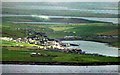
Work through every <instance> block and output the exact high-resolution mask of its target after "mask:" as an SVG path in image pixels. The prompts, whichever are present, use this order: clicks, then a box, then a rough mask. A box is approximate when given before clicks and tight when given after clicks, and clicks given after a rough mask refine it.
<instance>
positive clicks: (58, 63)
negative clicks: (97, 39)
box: [1, 61, 120, 66]
mask: <svg viewBox="0 0 120 75" xmlns="http://www.w3.org/2000/svg"><path fill="white" fill-rule="evenodd" d="M1 63H2V64H17V65H64V66H73V65H74V66H95V65H96V66H98V65H120V63H119V62H91V63H89V62H87V63H79V62H78V63H76V62H33V61H2V62H1Z"/></svg>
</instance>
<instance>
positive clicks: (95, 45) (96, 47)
mask: <svg viewBox="0 0 120 75" xmlns="http://www.w3.org/2000/svg"><path fill="white" fill-rule="evenodd" d="M62 42H63V43H73V44H79V46H71V47H68V48H79V49H82V50H83V51H85V52H86V53H91V54H93V53H97V54H100V55H105V56H113V57H118V48H115V47H110V46H108V45H106V43H99V42H92V41H81V40H79V41H62Z"/></svg>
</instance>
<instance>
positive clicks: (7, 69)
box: [2, 65, 118, 73]
mask: <svg viewBox="0 0 120 75" xmlns="http://www.w3.org/2000/svg"><path fill="white" fill-rule="evenodd" d="M2 72H3V73H118V65H103V66H63V65H2Z"/></svg>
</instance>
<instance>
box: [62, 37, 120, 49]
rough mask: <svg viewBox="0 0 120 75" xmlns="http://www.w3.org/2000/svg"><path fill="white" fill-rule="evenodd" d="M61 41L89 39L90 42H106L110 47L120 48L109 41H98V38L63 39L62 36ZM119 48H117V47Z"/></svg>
mask: <svg viewBox="0 0 120 75" xmlns="http://www.w3.org/2000/svg"><path fill="white" fill-rule="evenodd" d="M60 40H61V41H78V40H80V41H91V42H98V43H106V44H107V45H108V46H110V47H115V48H120V47H118V46H114V45H112V44H111V43H110V42H104V41H100V40H84V39H63V38H60ZM118 50H119V49H118Z"/></svg>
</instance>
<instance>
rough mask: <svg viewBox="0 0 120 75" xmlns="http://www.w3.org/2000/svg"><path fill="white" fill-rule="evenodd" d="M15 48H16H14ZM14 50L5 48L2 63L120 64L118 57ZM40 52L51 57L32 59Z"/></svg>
mask: <svg viewBox="0 0 120 75" xmlns="http://www.w3.org/2000/svg"><path fill="white" fill-rule="evenodd" d="M14 48H15V47H14ZM17 49H18V50H13V49H11V50H10V48H9V47H3V50H2V61H33V62H76V63H91V62H119V60H118V59H119V58H116V57H104V56H92V55H84V54H75V53H64V52H54V51H45V50H37V51H35V50H27V49H26V48H17ZM32 52H39V53H41V54H47V55H49V56H39V57H31V56H30V53H32Z"/></svg>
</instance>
